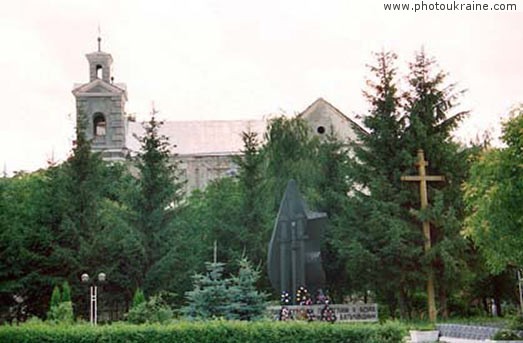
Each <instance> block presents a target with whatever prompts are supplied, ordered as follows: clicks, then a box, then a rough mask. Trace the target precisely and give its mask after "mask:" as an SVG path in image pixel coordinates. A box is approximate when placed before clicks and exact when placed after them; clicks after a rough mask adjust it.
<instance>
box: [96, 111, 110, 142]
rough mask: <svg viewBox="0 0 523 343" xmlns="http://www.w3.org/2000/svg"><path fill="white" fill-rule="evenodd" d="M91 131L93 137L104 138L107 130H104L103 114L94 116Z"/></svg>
mask: <svg viewBox="0 0 523 343" xmlns="http://www.w3.org/2000/svg"><path fill="white" fill-rule="evenodd" d="M93 129H94V136H95V137H100V136H105V133H106V131H107V130H106V129H107V128H106V122H105V117H104V115H103V114H101V113H97V114H95V116H94V119H93Z"/></svg>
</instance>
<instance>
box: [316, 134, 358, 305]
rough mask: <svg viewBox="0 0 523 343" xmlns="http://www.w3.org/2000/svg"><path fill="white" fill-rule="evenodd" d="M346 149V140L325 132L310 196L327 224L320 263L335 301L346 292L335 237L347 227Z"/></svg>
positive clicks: (338, 244) (344, 268)
mask: <svg viewBox="0 0 523 343" xmlns="http://www.w3.org/2000/svg"><path fill="white" fill-rule="evenodd" d="M348 161H349V149H348V146H347V142H342V141H340V140H338V139H337V138H336V137H335V136H333V135H328V136H327V137H326V138H325V139H324V140H323V141H321V142H320V144H319V146H318V152H317V156H316V157H315V162H316V164H317V167H316V169H317V172H318V176H317V183H316V185H315V192H316V193H317V195H316V196H313V197H311V198H312V201H313V206H314V208H315V209H316V210H318V211H320V212H326V213H327V216H328V225H327V227H326V229H325V234H324V241H323V246H322V262H323V267H324V269H325V274H326V279H327V285H328V287H329V289H330V290H331V295H333V296H334V297H335V298H336V299H337V300H338V301H342V300H343V299H342V296H343V292H344V291H347V289H345V288H346V285H347V277H348V275H347V268H346V262H345V261H346V260H345V256H343V255H342V250H343V247H342V246H340V242H339V240H338V238H339V235H340V232H343V231H345V230H346V229H347V223H348V220H347V218H346V217H347V211H348V210H349V202H348V200H349V198H348V196H347V194H349V192H350V189H351V185H350V183H349V180H348V178H347V173H348Z"/></svg>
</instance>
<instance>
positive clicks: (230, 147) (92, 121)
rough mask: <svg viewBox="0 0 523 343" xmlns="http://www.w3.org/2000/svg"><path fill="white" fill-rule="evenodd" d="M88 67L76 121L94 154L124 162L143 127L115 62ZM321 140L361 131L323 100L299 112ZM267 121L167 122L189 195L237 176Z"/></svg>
mask: <svg viewBox="0 0 523 343" xmlns="http://www.w3.org/2000/svg"><path fill="white" fill-rule="evenodd" d="M86 57H87V61H88V64H89V82H87V83H85V84H75V86H74V89H73V91H72V92H73V95H74V97H75V99H76V110H77V115H76V120H77V125H82V126H79V127H82V128H84V130H85V135H86V138H87V139H89V140H91V142H92V149H93V151H94V152H99V153H101V156H102V158H103V159H104V160H106V161H124V160H125V159H126V157H127V156H129V155H131V156H132V155H134V154H136V152H137V151H138V150H139V149H140V143H139V141H138V140H137V138H136V137H139V136H142V135H143V133H144V130H143V126H142V123H138V122H136V121H134V119H133V118H131V117H129V116H128V115H127V113H126V112H125V103H126V102H127V86H126V85H125V84H124V83H114V82H113V76H112V75H111V65H112V63H113V58H112V56H111V54H109V53H106V52H103V51H101V38H100V37H99V38H98V50H97V51H95V52H92V53H89V54H86ZM298 116H299V117H301V118H303V119H304V120H305V121H306V122H307V124H308V125H309V127H310V129H311V133H313V134H315V135H319V136H323V135H328V134H334V135H336V136H337V137H338V138H339V139H341V140H342V141H346V142H348V141H353V140H356V139H357V135H356V131H358V130H363V129H362V128H361V127H360V126H359V125H358V124H357V123H355V122H354V121H353V120H351V119H350V118H348V117H347V116H346V115H344V114H343V113H342V112H341V111H339V110H338V109H337V108H336V107H334V106H333V105H332V104H330V103H329V102H327V101H326V100H324V99H323V98H319V99H317V100H316V101H314V102H313V103H312V104H311V105H310V106H309V107H307V108H306V109H305V110H304V111H303V112H301V113H300V114H298ZM266 125H267V121H266V120H265V119H263V118H260V119H255V120H209V121H166V122H164V124H163V126H162V127H161V129H160V133H161V134H163V135H165V136H167V137H169V142H170V144H173V145H175V146H176V148H175V149H174V153H175V154H176V155H175V156H173V158H175V159H176V160H177V161H178V162H179V169H180V172H181V176H182V178H183V179H185V180H186V181H187V182H186V191H187V192H190V191H193V190H195V189H202V188H204V187H205V186H206V185H207V184H208V183H209V182H210V181H212V180H214V179H217V178H220V177H225V176H231V175H234V174H235V173H236V166H235V164H234V162H233V156H236V155H239V154H241V150H242V148H243V142H242V137H241V134H242V132H245V131H253V132H256V133H258V137H260V139H262V138H263V135H264V133H265V130H266Z"/></svg>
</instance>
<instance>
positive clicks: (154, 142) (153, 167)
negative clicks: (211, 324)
mask: <svg viewBox="0 0 523 343" xmlns="http://www.w3.org/2000/svg"><path fill="white" fill-rule="evenodd" d="M156 114H157V112H156V111H155V110H153V112H152V114H151V118H150V120H149V121H148V122H147V123H146V124H145V125H144V129H145V134H144V136H142V137H139V139H140V142H141V151H140V153H139V154H138V156H137V168H138V170H139V172H140V175H139V177H138V180H137V189H138V191H137V193H136V194H135V196H134V198H135V201H134V206H133V207H134V211H135V215H136V224H137V226H138V228H139V231H140V232H141V237H142V240H143V242H144V247H145V255H146V261H145V264H144V269H143V276H144V278H145V284H144V290H145V292H146V293H147V294H153V293H154V292H156V291H159V290H160V289H161V288H162V286H161V285H159V284H158V283H157V280H158V278H157V277H156V275H155V272H154V270H155V269H161V266H159V265H155V264H157V263H161V260H162V257H163V256H165V255H167V254H168V253H169V250H170V247H169V245H168V244H167V242H169V237H168V226H169V223H170V222H171V220H172V219H173V217H174V213H175V210H176V208H177V206H178V204H179V201H180V199H181V197H182V186H183V184H182V183H181V182H180V181H179V172H178V168H177V164H176V163H175V162H173V161H172V159H171V157H172V155H173V153H172V151H171V148H172V147H171V145H170V144H169V140H168V137H166V136H165V135H162V134H161V133H160V128H161V126H162V124H163V122H161V121H158V120H157V118H156Z"/></svg>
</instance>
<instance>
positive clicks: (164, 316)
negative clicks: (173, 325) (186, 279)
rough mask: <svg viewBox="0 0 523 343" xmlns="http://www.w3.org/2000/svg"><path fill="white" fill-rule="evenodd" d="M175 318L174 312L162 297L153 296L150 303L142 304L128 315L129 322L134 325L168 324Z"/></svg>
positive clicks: (133, 308) (132, 309)
mask: <svg viewBox="0 0 523 343" xmlns="http://www.w3.org/2000/svg"><path fill="white" fill-rule="evenodd" d="M172 318H173V311H172V309H171V308H170V307H169V305H167V304H166V303H165V302H164V301H163V299H162V296H161V295H155V296H152V297H151V298H150V299H149V301H145V302H140V303H138V305H136V306H134V304H133V307H132V308H131V310H130V311H129V313H127V321H129V322H130V323H132V324H145V323H161V324H163V323H167V322H168V321H170V320H171V319H172Z"/></svg>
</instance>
